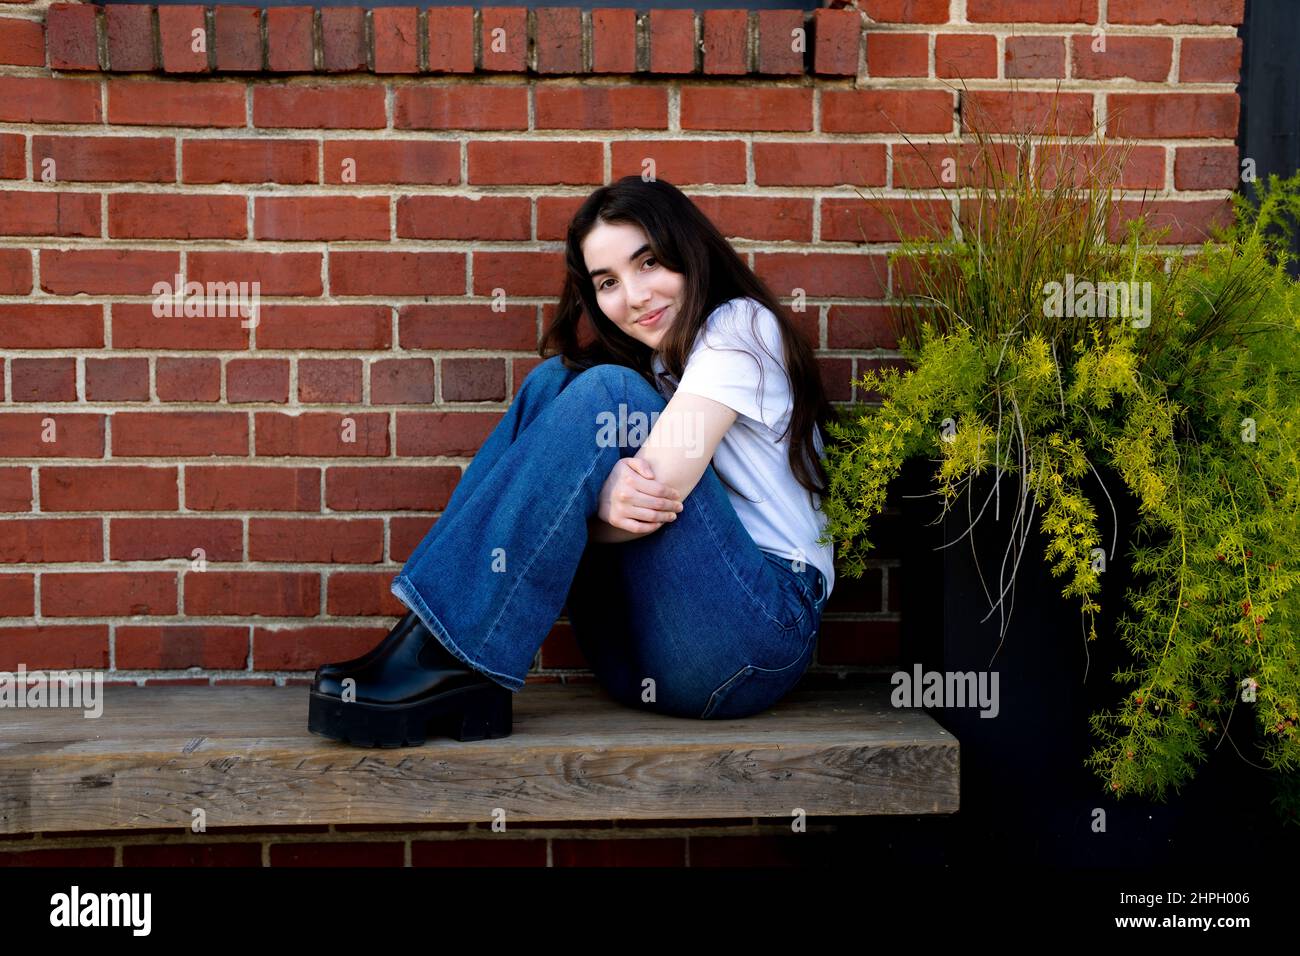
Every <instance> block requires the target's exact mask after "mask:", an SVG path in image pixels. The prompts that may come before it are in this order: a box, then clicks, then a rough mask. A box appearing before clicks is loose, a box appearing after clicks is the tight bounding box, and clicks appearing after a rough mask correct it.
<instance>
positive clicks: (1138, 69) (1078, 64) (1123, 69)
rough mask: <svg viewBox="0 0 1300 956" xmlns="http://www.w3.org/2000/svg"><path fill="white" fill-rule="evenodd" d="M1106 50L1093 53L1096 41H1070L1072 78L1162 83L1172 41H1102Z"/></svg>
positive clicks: (1078, 38) (1171, 54)
mask: <svg viewBox="0 0 1300 956" xmlns="http://www.w3.org/2000/svg"><path fill="white" fill-rule="evenodd" d="M1105 41H1106V49H1105V50H1103V51H1096V50H1093V44H1094V43H1095V42H1098V38H1094V37H1092V36H1091V35H1085V34H1076V35H1075V36H1073V37H1071V38H1070V43H1071V45H1072V46H1073V48H1074V49H1073V54H1074V75H1075V77H1077V78H1079V79H1085V80H1113V79H1119V78H1128V79H1133V80H1145V81H1147V82H1163V81H1164V80H1165V79H1167V78H1168V76H1169V67H1170V65H1171V64H1172V63H1173V57H1174V41H1173V38H1171V37H1129V36H1110V35H1107V36H1106V37H1105Z"/></svg>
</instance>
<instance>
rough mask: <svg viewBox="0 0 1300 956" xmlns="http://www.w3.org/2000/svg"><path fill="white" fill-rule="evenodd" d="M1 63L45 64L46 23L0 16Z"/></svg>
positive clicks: (9, 64) (12, 64)
mask: <svg viewBox="0 0 1300 956" xmlns="http://www.w3.org/2000/svg"><path fill="white" fill-rule="evenodd" d="M78 9H88V10H93V9H94V8H93V7H84V8H83V7H79V8H78ZM0 63H3V64H5V65H7V66H45V27H44V25H43V24H41V23H39V22H37V21H35V20H19V19H17V18H16V17H0Z"/></svg>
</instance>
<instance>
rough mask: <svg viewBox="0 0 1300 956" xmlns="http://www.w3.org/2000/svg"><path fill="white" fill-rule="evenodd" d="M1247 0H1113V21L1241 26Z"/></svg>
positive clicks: (1108, 15)
mask: <svg viewBox="0 0 1300 956" xmlns="http://www.w3.org/2000/svg"><path fill="white" fill-rule="evenodd" d="M1245 9H1246V0H1110V4H1109V6H1107V8H1106V19H1107V21H1109V22H1110V23H1143V24H1153V23H1168V24H1184V23H1189V24H1198V25H1201V26H1213V25H1217V24H1222V25H1227V26H1237V25H1238V24H1240V23H1241V21H1242V18H1243V17H1244V16H1245Z"/></svg>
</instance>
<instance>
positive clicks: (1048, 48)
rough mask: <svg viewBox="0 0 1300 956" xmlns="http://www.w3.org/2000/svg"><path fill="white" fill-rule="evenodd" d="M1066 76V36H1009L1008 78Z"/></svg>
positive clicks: (1053, 77)
mask: <svg viewBox="0 0 1300 956" xmlns="http://www.w3.org/2000/svg"><path fill="white" fill-rule="evenodd" d="M1064 76H1065V38H1064V37H1052V36H1020V37H1007V43H1006V77H1007V79H1028V78H1047V79H1056V78H1063V77H1064Z"/></svg>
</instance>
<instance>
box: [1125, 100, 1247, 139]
mask: <svg viewBox="0 0 1300 956" xmlns="http://www.w3.org/2000/svg"><path fill="white" fill-rule="evenodd" d="M1240 106H1241V101H1240V99H1239V98H1238V96H1237V94H1236V93H1160V94H1146V93H1111V94H1109V95H1108V96H1107V97H1106V113H1107V116H1108V117H1109V120H1108V122H1107V132H1108V135H1110V136H1116V137H1131V138H1136V139H1182V138H1220V139H1232V138H1235V137H1236V135H1237V117H1238V111H1239V109H1240Z"/></svg>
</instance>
